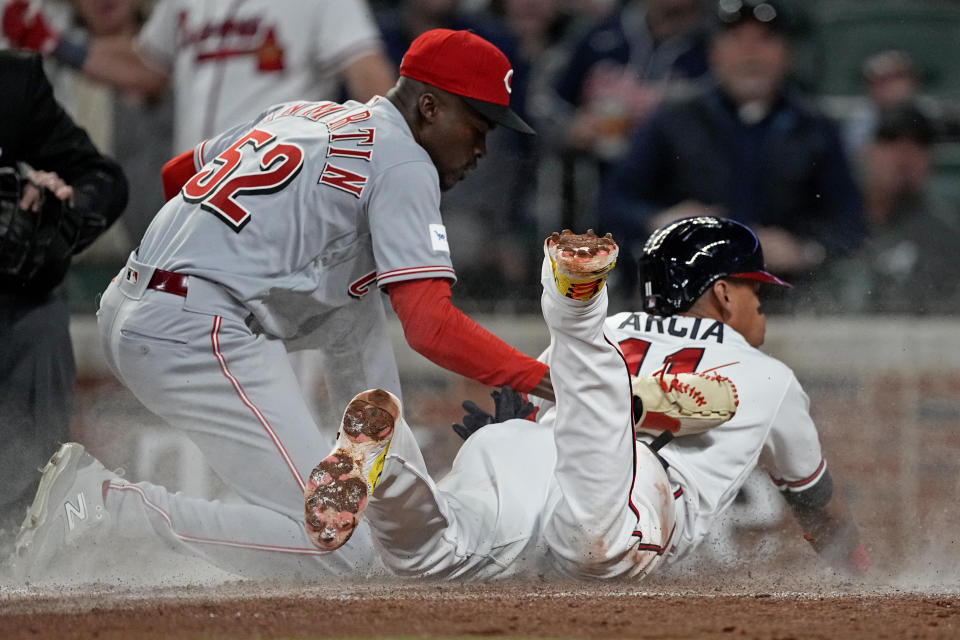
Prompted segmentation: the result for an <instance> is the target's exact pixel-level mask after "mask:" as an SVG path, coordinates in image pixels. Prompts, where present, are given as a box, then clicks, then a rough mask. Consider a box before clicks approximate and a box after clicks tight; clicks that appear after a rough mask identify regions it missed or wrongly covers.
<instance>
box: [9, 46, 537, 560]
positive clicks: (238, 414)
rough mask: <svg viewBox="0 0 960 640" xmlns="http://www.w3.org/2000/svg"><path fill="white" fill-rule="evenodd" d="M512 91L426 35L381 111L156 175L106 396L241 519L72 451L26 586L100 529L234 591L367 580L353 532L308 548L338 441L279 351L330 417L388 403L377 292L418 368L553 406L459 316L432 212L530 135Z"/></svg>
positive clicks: (235, 133)
mask: <svg viewBox="0 0 960 640" xmlns="http://www.w3.org/2000/svg"><path fill="white" fill-rule="evenodd" d="M512 73H513V72H512V69H511V67H510V63H509V61H508V60H507V59H506V57H505V56H504V55H503V54H502V53H501V52H500V51H499V50H498V49H497V48H496V47H494V46H493V45H492V44H490V43H489V42H487V41H486V40H483V39H482V38H480V37H478V36H476V35H474V34H472V33H468V32H465V31H449V30H434V31H429V32H427V33H425V34H423V35H422V36H420V37H419V38H418V39H417V40H415V41H414V43H413V44H412V45H411V47H410V49H409V51H408V52H407V55H406V57H405V58H404V61H403V65H402V66H401V69H400V74H401V78H400V80H399V81H398V82H397V85H396V86H395V87H394V88H393V89H392V90H391V91H390V92H389V93H388V95H387V96H386V97H380V96H377V97H374V98H373V99H371V100H370V101H368V102H367V103H359V102H347V103H346V104H338V103H333V102H305V101H304V102H290V103H283V104H279V105H276V106H274V107H272V108H270V109H268V110H267V111H266V112H264V113H263V114H262V115H261V116H260V117H258V118H256V119H255V120H254V121H253V122H250V123H245V124H243V125H240V126H237V127H235V128H233V129H231V130H229V131H227V132H225V133H223V134H221V135H219V136H217V137H215V138H212V139H210V140H207V141H204V142H202V143H201V144H199V145H198V146H197V148H196V150H195V152H194V153H193V155H192V157H193V158H194V160H195V165H194V166H193V168H192V169H191V170H190V171H188V172H182V167H181V168H177V167H174V168H173V169H171V170H170V171H167V172H165V175H164V179H165V181H167V183H168V186H169V183H170V181H171V180H173V181H177V182H178V184H180V185H181V186H180V188H179V189H178V193H177V195H176V196H174V197H173V198H172V199H171V200H170V201H168V203H167V204H166V205H165V206H164V207H163V209H161V210H160V212H159V213H158V214H157V216H156V218H155V219H154V221H153V222H152V224H151V225H150V227H149V229H148V230H147V232H146V234H145V236H144V238H143V241H142V242H141V244H140V247H139V248H138V249H137V250H136V251H134V252H133V253H132V254H131V256H130V258H129V260H128V262H127V264H126V266H125V267H124V268H123V269H122V270H121V272H120V273H119V274H118V275H117V276H116V278H114V280H113V282H112V283H111V284H110V286H109V287H108V288H107V290H106V292H105V293H104V294H103V297H102V300H101V303H100V310H99V313H98V323H99V328H100V333H101V340H102V345H103V349H104V352H105V356H106V360H107V363H108V364H109V366H110V368H111V369H112V370H113V372H114V373H115V374H116V375H117V377H118V378H119V379H120V380H121V381H123V383H124V384H125V385H127V387H129V389H130V390H131V391H132V392H133V393H134V395H135V396H136V397H137V398H138V399H139V400H140V401H141V402H142V403H143V404H144V405H145V406H146V407H147V408H148V409H150V410H151V411H153V412H154V413H156V414H157V415H159V416H161V417H163V418H164V419H165V420H166V421H167V422H169V423H170V424H171V425H173V426H174V427H176V428H178V429H180V430H181V431H182V432H183V433H185V434H186V435H187V436H188V437H190V438H191V440H192V441H193V442H194V443H195V444H196V445H197V446H198V447H199V448H200V450H201V451H202V452H203V453H204V455H205V458H206V460H207V462H208V463H209V464H210V466H211V467H212V469H213V470H214V471H215V472H216V473H217V474H218V475H219V476H220V477H221V478H222V479H223V480H224V481H225V482H226V484H227V485H228V486H230V487H231V488H232V489H233V490H235V491H236V492H237V494H238V495H239V496H240V497H241V498H242V499H243V501H244V502H243V503H242V504H221V503H219V502H213V501H208V500H201V499H197V498H191V497H187V496H184V495H182V494H174V493H172V492H170V491H168V490H167V489H166V488H164V487H161V486H157V485H154V484H150V483H148V482H138V483H133V482H128V481H125V480H123V479H120V478H118V477H117V476H115V475H114V474H111V473H109V472H107V471H106V470H105V469H104V468H103V467H102V465H100V464H99V463H98V462H96V461H95V460H94V459H92V458H91V457H90V456H89V455H88V454H86V453H85V452H84V451H83V448H82V447H80V446H79V445H77V444H72V443H71V444H67V445H65V446H64V447H62V448H61V449H60V451H58V452H57V453H56V454H55V455H54V457H53V458H52V459H51V461H50V463H49V464H48V465H47V468H46V471H45V473H44V476H43V479H42V480H41V487H40V490H39V491H38V494H37V498H36V499H35V501H34V504H33V507H32V508H31V511H30V514H29V515H28V517H27V520H26V521H25V523H24V526H23V527H22V530H21V532H20V535H19V537H18V540H17V543H16V547H17V553H16V557H17V561H18V565H19V569H18V573H20V574H21V575H30V573H31V572H36V571H42V568H43V566H44V565H45V564H46V563H47V562H48V561H49V558H50V557H51V555H52V554H53V553H54V551H56V549H57V548H60V547H63V546H64V544H67V545H70V544H72V543H73V542H74V541H77V540H79V539H82V538H85V537H86V536H87V535H88V533H89V532H90V531H91V530H94V529H96V530H98V531H100V532H101V533H102V534H106V535H118V536H124V537H129V536H137V535H151V534H152V535H159V536H160V537H162V538H163V539H164V540H165V541H167V543H169V545H170V546H171V547H173V548H175V549H178V550H181V551H183V552H185V553H189V554H195V555H199V556H202V557H205V558H206V559H208V560H209V561H211V562H212V563H213V564H215V565H217V566H219V567H221V568H224V569H226V570H229V571H233V572H236V573H242V574H246V575H257V574H269V575H276V574H282V575H290V572H291V571H300V572H304V571H309V570H311V569H318V570H325V571H327V572H329V573H333V574H344V573H348V572H354V571H357V570H358V569H361V570H362V569H363V568H364V567H366V566H368V565H369V564H370V562H371V558H372V554H371V553H370V549H369V546H368V543H369V538H368V537H367V536H366V534H365V533H364V534H361V535H360V536H358V537H357V538H356V539H355V540H354V542H353V543H352V544H351V545H348V546H347V547H345V548H344V549H342V550H341V551H339V552H338V553H336V554H329V553H326V552H324V551H322V550H318V549H316V548H315V547H314V546H313V545H312V544H310V540H309V538H308V536H307V532H306V531H305V528H304V524H303V520H302V513H303V504H302V495H303V491H304V490H305V488H306V478H307V475H308V474H309V472H310V469H311V467H312V465H313V464H314V463H315V462H316V460H317V458H318V457H319V455H320V454H322V452H324V451H327V450H329V446H330V442H331V441H332V439H333V438H332V436H333V434H332V432H331V433H330V434H329V435H330V437H329V438H328V437H325V436H324V434H323V433H322V432H321V429H319V428H318V426H317V425H316V424H315V423H314V421H313V419H312V417H311V414H310V412H309V410H308V407H307V405H306V402H305V401H304V400H303V398H302V395H301V392H300V389H299V388H298V385H297V380H296V378H295V376H294V372H293V370H292V369H291V366H290V362H289V359H288V356H287V351H288V349H294V348H304V347H319V348H321V349H322V350H323V351H324V352H325V355H326V356H327V357H326V362H327V363H328V365H329V366H330V367H332V368H331V372H332V373H334V374H335V375H333V376H330V378H331V379H332V380H333V381H334V383H335V384H334V385H333V392H334V396H336V395H338V394H339V395H341V396H344V397H345V398H346V399H345V400H342V401H341V402H340V406H345V405H346V403H347V401H348V400H349V398H350V397H352V396H353V395H354V394H356V393H357V392H358V391H361V390H363V389H367V388H370V387H381V388H384V389H387V390H389V391H390V392H392V393H394V394H397V395H398V396H399V394H400V385H399V380H398V375H397V369H396V364H395V361H394V357H393V353H392V347H391V343H390V340H389V336H388V333H387V325H386V320H385V315H384V308H383V303H382V301H381V296H380V295H379V292H380V291H387V292H388V294H389V296H390V300H391V303H392V304H393V306H394V308H395V309H396V311H397V315H398V316H399V318H400V321H401V323H402V324H403V328H404V331H405V335H406V336H407V338H408V341H410V343H411V345H412V346H413V347H414V348H415V349H417V350H418V351H420V352H421V353H422V354H424V355H425V356H427V357H429V358H432V359H433V360H434V361H435V362H438V363H439V364H441V365H443V366H447V367H449V368H451V369H453V370H455V371H458V372H461V373H464V374H465V375H470V376H472V377H474V378H476V379H479V380H482V381H484V382H487V383H489V384H494V385H503V384H510V385H511V386H512V385H517V386H518V387H519V388H520V389H525V390H534V389H535V388H536V389H539V390H540V392H541V393H543V394H544V395H548V396H549V395H550V386H549V376H548V375H547V367H546V365H545V364H543V363H541V362H539V361H537V360H535V359H533V358H530V357H529V356H525V355H523V354H521V353H519V352H517V351H516V350H514V349H513V348H511V347H509V346H508V345H506V344H504V343H503V342H502V341H500V340H499V339H497V338H496V337H495V336H493V335H491V334H489V333H487V332H486V331H484V330H483V329H482V328H481V327H479V326H478V325H476V323H473V322H472V321H470V320H469V318H466V316H464V315H463V314H462V312H460V311H459V310H458V309H456V308H455V307H453V305H452V304H451V303H450V283H451V282H452V281H453V280H454V279H455V274H454V271H453V268H452V266H451V262H450V249H449V246H448V242H447V237H446V233H445V231H444V226H443V223H442V220H441V219H440V213H439V203H440V193H441V190H445V189H449V188H451V187H452V186H454V185H455V184H456V183H457V182H458V181H459V180H461V179H462V178H463V177H464V175H465V173H466V172H467V171H468V170H469V169H470V168H471V167H473V166H474V165H475V164H476V162H477V161H478V160H479V159H480V158H481V157H482V156H483V155H484V153H485V136H486V133H487V132H488V131H489V130H490V129H491V128H492V127H493V126H495V125H496V124H501V125H504V126H508V127H513V128H515V129H518V130H520V131H524V132H528V133H529V132H532V130H531V129H530V128H529V127H528V126H527V125H526V123H524V122H523V121H522V120H520V118H519V117H518V116H517V115H516V114H515V113H514V112H513V111H512V110H510V108H509V98H510V80H511V77H512ZM491 358H492V359H493V361H494V362H493V364H490V362H489V360H490V359H491ZM107 524H109V526H105V525H107ZM92 525H96V526H92Z"/></svg>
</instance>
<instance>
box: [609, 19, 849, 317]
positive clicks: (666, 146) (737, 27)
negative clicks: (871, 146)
mask: <svg viewBox="0 0 960 640" xmlns="http://www.w3.org/2000/svg"><path fill="white" fill-rule="evenodd" d="M717 12H718V13H717V15H718V28H717V31H716V33H715V34H714V36H713V38H712V40H711V45H710V66H711V71H712V72H713V75H714V78H715V80H716V83H715V85H714V86H712V87H708V88H707V89H706V90H705V91H703V92H701V93H699V94H697V95H694V96H692V97H687V98H684V99H682V100H677V101H674V102H670V103H665V104H664V105H663V108H662V109H661V110H660V111H659V112H658V113H657V115H655V116H654V118H653V119H652V120H651V122H650V124H649V125H648V126H647V127H645V128H644V129H643V130H642V131H641V132H639V134H638V135H637V136H636V137H635V139H634V141H633V145H632V148H631V150H630V152H629V153H628V155H627V156H626V157H625V158H624V159H623V161H621V162H620V163H619V164H618V165H617V166H616V167H615V168H614V169H613V170H612V175H611V179H610V180H609V182H608V184H607V185H606V188H605V189H604V190H603V197H602V199H601V206H600V221H601V222H600V227H601V228H602V229H603V230H604V231H612V232H613V234H614V235H615V236H616V237H617V238H621V239H622V242H621V256H623V257H624V258H626V259H628V260H629V256H630V249H631V245H633V244H636V243H639V242H642V240H643V239H644V238H646V237H647V235H648V234H649V233H650V232H651V230H653V229H655V228H657V227H659V226H661V225H663V224H665V223H667V222H669V221H670V220H674V219H677V218H681V217H686V216H691V215H720V216H726V217H729V218H732V219H735V220H738V221H740V222H743V223H745V224H749V225H750V226H751V227H752V228H753V229H754V230H755V231H756V233H757V235H758V236H759V237H760V240H761V242H762V243H763V249H764V256H765V257H766V260H767V265H768V266H769V267H770V268H771V269H773V270H775V271H777V272H778V273H783V274H785V275H786V276H787V277H788V279H790V280H791V281H792V282H794V284H801V285H802V284H805V283H806V282H808V281H809V280H810V279H811V277H812V276H813V274H815V273H816V271H817V270H818V269H819V267H820V266H821V265H822V263H823V262H824V261H825V260H826V259H827V258H834V257H839V256H840V255H842V254H844V253H846V252H848V251H850V250H852V249H853V248H855V247H856V246H857V245H858V244H859V242H860V241H861V240H862V238H863V236H864V234H865V225H864V221H863V210H862V202H861V198H860V194H859V192H858V190H857V185H856V183H855V181H854V177H853V175H852V174H851V171H850V167H849V165H848V162H847V158H846V156H845V154H844V151H843V147H842V144H841V141H840V136H839V132H838V130H837V127H836V126H835V125H834V124H833V123H832V122H831V121H829V120H828V119H827V118H826V117H825V116H824V115H822V114H821V113H820V112H819V111H817V110H815V109H814V108H813V107H812V106H811V105H809V104H807V103H806V102H805V101H803V100H802V99H801V98H800V97H798V96H797V95H796V94H795V92H793V91H792V90H791V89H790V88H788V87H787V85H786V77H787V72H788V69H789V62H790V42H789V35H788V26H789V24H788V16H787V15H786V14H785V13H783V10H782V8H781V7H780V6H779V5H778V4H776V3H774V2H773V1H762V0H744V1H742V2H741V1H740V0H720V2H719V3H718V6H717ZM618 271H619V270H618ZM633 271H634V270H633V269H624V270H623V276H624V277H623V278H622V280H623V281H624V282H623V283H622V285H621V286H623V289H624V293H627V294H629V293H630V292H632V291H633V288H634V282H635V280H634V279H632V278H635V274H634V273H633ZM797 297H800V298H802V296H797ZM770 300H771V304H772V305H773V306H774V307H776V303H777V301H778V300H779V298H778V297H774V296H772V297H770Z"/></svg>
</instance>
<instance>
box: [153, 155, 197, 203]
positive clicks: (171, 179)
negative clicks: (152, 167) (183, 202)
mask: <svg viewBox="0 0 960 640" xmlns="http://www.w3.org/2000/svg"><path fill="white" fill-rule="evenodd" d="M196 172H197V170H196V169H194V167H193V151H184V152H183V153H181V154H180V155H178V156H176V157H174V158H171V159H170V160H168V161H167V163H166V164H164V165H163V168H162V169H161V170H160V175H161V177H162V178H163V197H164V198H165V199H167V200H169V199H170V198H172V197H173V196H175V195H177V194H178V193H180V189H182V188H183V185H185V184H187V181H188V180H189V179H190V178H192V177H193V174H195V173H196Z"/></svg>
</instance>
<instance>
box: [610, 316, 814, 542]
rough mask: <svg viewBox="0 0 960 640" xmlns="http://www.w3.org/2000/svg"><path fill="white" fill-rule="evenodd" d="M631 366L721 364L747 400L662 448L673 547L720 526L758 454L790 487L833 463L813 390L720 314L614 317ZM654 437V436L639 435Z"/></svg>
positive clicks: (650, 369) (804, 484)
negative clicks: (674, 524) (674, 500)
mask: <svg viewBox="0 0 960 640" xmlns="http://www.w3.org/2000/svg"><path fill="white" fill-rule="evenodd" d="M606 331H607V335H608V336H610V338H611V339H612V340H614V341H615V342H617V343H618V344H619V345H620V348H621V350H622V351H623V353H624V356H625V358H626V360H627V363H628V366H629V368H630V371H631V373H632V374H633V375H651V374H653V373H655V372H658V371H660V370H661V369H663V368H664V367H666V370H667V372H668V373H670V372H672V373H682V372H689V371H698V372H707V371H716V372H717V373H718V374H720V375H723V376H726V377H728V378H730V380H731V381H733V383H734V384H735V385H736V387H737V392H738V394H739V397H740V405H739V407H738V409H737V413H736V415H735V416H734V417H733V419H731V420H730V421H729V422H726V423H724V424H722V425H720V426H719V427H717V428H715V429H713V430H711V431H708V432H706V433H704V434H701V435H696V436H684V437H682V438H676V439H674V440H673V441H672V442H671V443H670V444H668V445H667V446H666V447H664V448H663V449H662V450H661V451H660V455H661V456H662V457H663V458H664V459H665V460H666V461H667V462H668V463H669V464H670V469H669V471H668V473H669V475H670V478H671V480H672V481H674V482H675V483H676V484H677V485H678V493H677V495H678V497H679V502H678V521H680V520H681V519H682V522H678V532H679V533H680V536H679V537H677V538H676V539H675V540H674V546H675V547H676V551H675V554H674V556H673V557H677V558H679V557H682V556H683V555H685V554H686V553H687V552H689V551H691V550H692V549H693V548H694V547H695V546H696V544H697V543H699V542H700V540H702V539H703V537H704V536H705V535H706V534H707V533H708V532H709V531H710V530H711V529H712V528H714V527H715V526H716V522H717V519H718V518H719V517H720V515H721V514H722V513H723V511H724V510H725V509H726V508H727V507H728V506H729V505H730V503H731V502H732V501H733V499H734V498H735V497H736V495H737V492H738V491H739V489H740V487H741V486H742V485H743V483H744V482H745V481H746V479H747V476H748V475H749V474H750V472H751V471H752V470H753V469H754V468H755V467H756V466H757V464H758V463H759V464H760V466H761V467H763V468H764V469H766V470H767V471H768V472H769V473H770V475H771V476H772V477H773V478H774V481H775V482H777V483H778V484H780V485H781V488H783V489H786V490H790V491H801V490H803V489H805V488H808V487H811V486H813V485H814V484H816V483H817V482H818V481H819V480H820V478H821V477H822V475H823V472H824V471H825V469H826V463H825V462H824V460H823V457H822V453H821V449H820V441H819V438H818V435H817V430H816V427H815V426H814V423H813V420H812V419H811V418H810V414H809V411H808V408H809V399H808V398H807V395H806V393H804V391H803V389H802V388H801V386H800V383H799V382H798V381H797V378H796V376H795V375H794V374H793V372H792V371H791V370H790V368H789V367H787V366H786V365H784V364H783V363H782V362H780V361H779V360H776V359H775V358H772V357H770V356H768V355H766V354H764V353H762V352H761V351H759V350H758V349H755V348H753V347H751V346H750V345H749V344H747V342H746V340H744V338H743V336H741V335H740V334H739V333H737V332H736V331H734V330H733V329H732V328H730V327H729V326H727V325H724V324H723V323H722V322H718V321H715V320H706V319H701V318H692V317H685V316H674V317H671V318H661V317H658V316H651V315H648V314H645V313H619V314H616V315H614V316H611V317H610V318H608V319H607V321H606ZM640 438H641V439H643V440H646V441H647V442H649V441H651V440H652V439H653V438H652V437H651V436H645V435H641V436H640Z"/></svg>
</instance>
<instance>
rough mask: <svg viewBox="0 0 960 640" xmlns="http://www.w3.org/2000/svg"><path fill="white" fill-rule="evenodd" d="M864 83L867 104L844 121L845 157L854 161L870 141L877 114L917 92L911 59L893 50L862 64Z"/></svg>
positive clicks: (915, 94)
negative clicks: (846, 155)
mask: <svg viewBox="0 0 960 640" xmlns="http://www.w3.org/2000/svg"><path fill="white" fill-rule="evenodd" d="M863 83H864V90H865V94H866V95H865V98H866V102H865V104H863V105H861V106H860V107H859V108H857V109H855V110H854V111H853V113H852V114H850V116H848V117H846V118H844V124H843V134H844V142H845V144H846V147H847V153H848V155H849V157H850V158H851V159H853V160H855V161H859V160H860V157H861V153H862V152H863V149H864V147H866V145H867V144H868V143H869V142H870V141H871V140H872V139H873V134H874V131H875V130H876V128H877V120H878V118H879V113H880V111H881V110H883V109H885V108H887V107H890V106H892V105H895V104H897V103H899V102H904V101H906V100H913V99H915V98H916V97H917V94H918V92H919V90H920V78H919V76H918V74H917V69H916V67H915V66H914V64H913V59H912V58H911V57H910V55H909V54H908V53H907V52H905V51H897V50H894V49H888V50H885V51H880V52H878V53H875V54H873V55H872V56H870V57H869V58H867V59H866V60H865V61H864V63H863Z"/></svg>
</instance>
